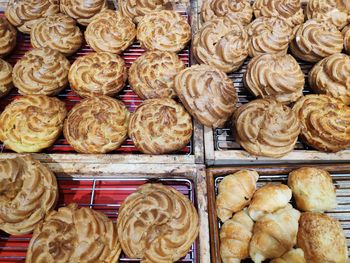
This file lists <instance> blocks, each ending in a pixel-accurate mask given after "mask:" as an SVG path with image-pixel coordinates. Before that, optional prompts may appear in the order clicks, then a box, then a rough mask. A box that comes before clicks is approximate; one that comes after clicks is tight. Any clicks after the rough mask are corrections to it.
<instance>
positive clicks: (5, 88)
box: [0, 59, 13, 98]
mask: <svg viewBox="0 0 350 263" xmlns="http://www.w3.org/2000/svg"><path fill="white" fill-rule="evenodd" d="M12 87H13V84H12V66H11V65H10V63H8V62H6V61H5V60H2V59H0V98H2V97H4V96H5V95H7V94H8V93H9V91H10V90H11V89H12Z"/></svg>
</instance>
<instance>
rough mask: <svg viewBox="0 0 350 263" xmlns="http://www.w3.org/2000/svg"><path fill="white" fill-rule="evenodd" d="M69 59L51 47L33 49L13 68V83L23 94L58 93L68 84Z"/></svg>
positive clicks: (51, 94)
mask: <svg viewBox="0 0 350 263" xmlns="http://www.w3.org/2000/svg"><path fill="white" fill-rule="evenodd" d="M69 68H70V63H69V61H68V59H67V58H66V57H65V56H63V55H62V54H61V53H59V52H58V51H56V50H53V49H50V48H38V49H32V50H31V51H28V52H27V53H25V55H24V56H23V57H22V58H21V59H20V60H18V61H17V63H16V65H15V67H14V68H13V74H12V77H13V83H14V85H15V86H16V87H17V88H18V90H19V92H20V93H21V94H27V95H30V94H42V95H47V96H53V95H57V94H58V93H59V92H60V91H61V90H62V89H64V88H65V87H66V86H67V85H68V72H69Z"/></svg>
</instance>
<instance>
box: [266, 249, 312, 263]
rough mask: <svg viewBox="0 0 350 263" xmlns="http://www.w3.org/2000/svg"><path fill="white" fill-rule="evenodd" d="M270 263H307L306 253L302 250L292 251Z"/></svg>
mask: <svg viewBox="0 0 350 263" xmlns="http://www.w3.org/2000/svg"><path fill="white" fill-rule="evenodd" d="M270 263H306V260H305V258H304V251H303V250H302V249H300V248H296V249H292V250H290V251H288V252H287V253H286V254H284V255H283V256H282V257H280V258H276V259H273V260H271V261H270Z"/></svg>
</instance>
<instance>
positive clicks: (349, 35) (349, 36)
mask: <svg viewBox="0 0 350 263" xmlns="http://www.w3.org/2000/svg"><path fill="white" fill-rule="evenodd" d="M342 33H343V36H344V48H345V51H346V53H348V54H349V55H350V26H346V27H344V29H343V31H342Z"/></svg>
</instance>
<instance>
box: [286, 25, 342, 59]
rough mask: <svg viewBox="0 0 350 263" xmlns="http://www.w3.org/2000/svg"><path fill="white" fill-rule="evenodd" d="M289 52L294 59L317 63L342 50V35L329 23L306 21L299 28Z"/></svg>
mask: <svg viewBox="0 0 350 263" xmlns="http://www.w3.org/2000/svg"><path fill="white" fill-rule="evenodd" d="M290 50H291V52H292V54H293V55H294V56H295V57H296V58H299V59H302V60H305V61H308V62H318V61H320V60H321V59H323V58H325V57H328V56H330V55H332V54H335V53H340V52H341V51H342V50H343V35H342V33H341V32H340V31H339V30H338V29H337V28H336V27H335V26H334V25H332V24H330V23H327V22H321V21H316V20H308V21H306V22H305V23H304V24H302V25H300V26H299V28H298V30H297V32H296V37H295V38H294V40H293V41H292V43H291V45H290Z"/></svg>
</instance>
